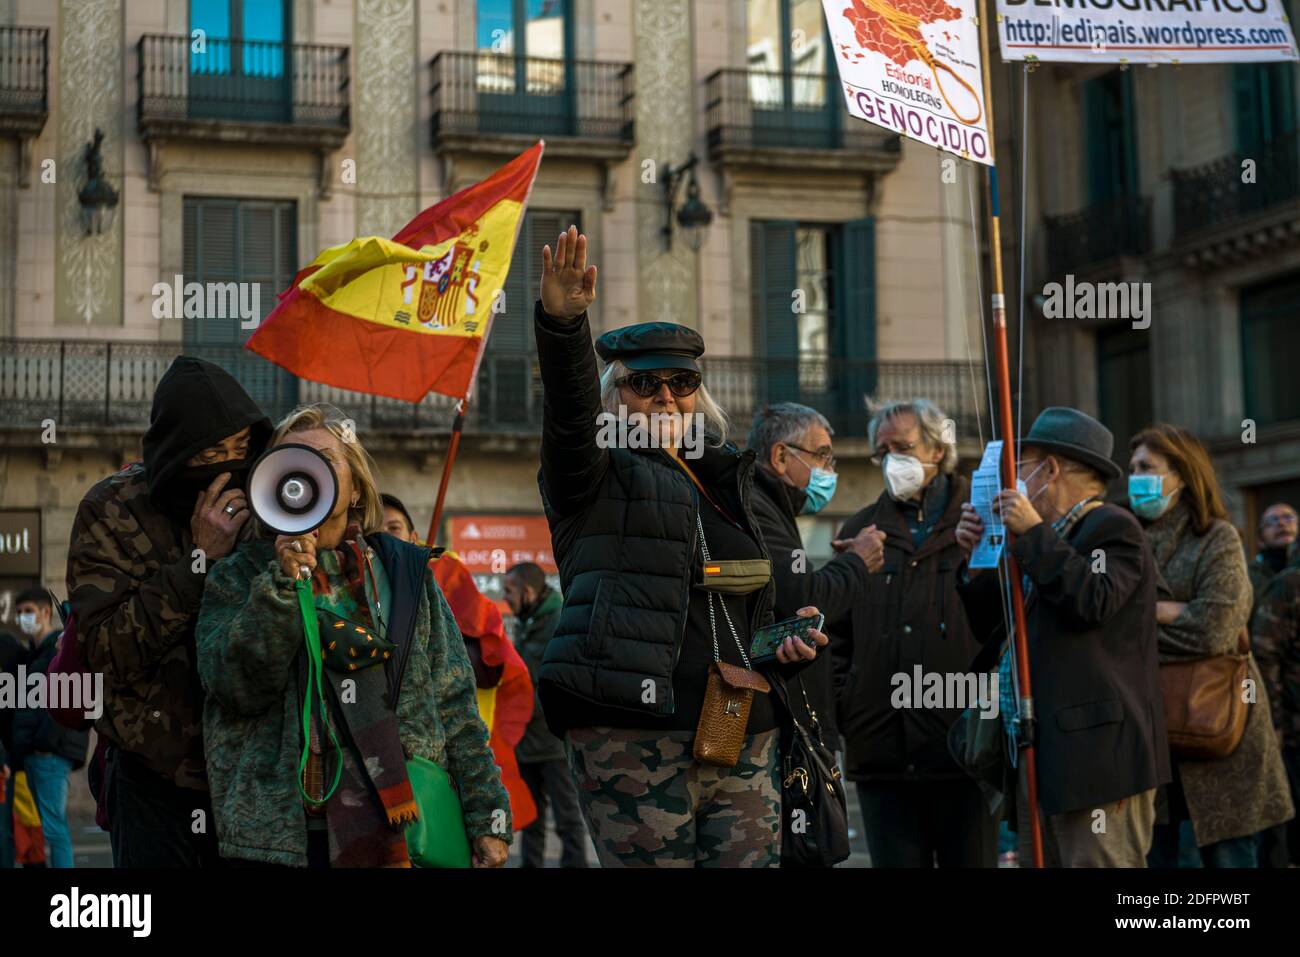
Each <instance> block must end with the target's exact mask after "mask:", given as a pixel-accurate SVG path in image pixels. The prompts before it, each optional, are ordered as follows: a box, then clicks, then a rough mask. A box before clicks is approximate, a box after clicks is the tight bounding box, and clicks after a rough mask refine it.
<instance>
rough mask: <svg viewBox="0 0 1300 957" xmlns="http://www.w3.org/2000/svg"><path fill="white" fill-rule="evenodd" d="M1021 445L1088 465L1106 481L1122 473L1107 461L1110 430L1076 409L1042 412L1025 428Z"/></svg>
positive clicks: (1111, 440) (1112, 438) (1056, 407)
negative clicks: (1026, 430) (1057, 454)
mask: <svg viewBox="0 0 1300 957" xmlns="http://www.w3.org/2000/svg"><path fill="white" fill-rule="evenodd" d="M1020 444H1021V445H1032V446H1034V447H1035V448H1039V449H1044V450H1046V451H1048V452H1059V453H1060V454H1061V455H1063V456H1065V457H1066V458H1069V459H1074V460H1075V461H1076V462H1082V463H1084V464H1085V465H1090V466H1092V467H1093V468H1095V469H1096V470H1097V471H1099V472H1101V473H1102V474H1103V475H1105V476H1106V478H1108V479H1117V478H1119V477H1120V476H1121V475H1123V474H1124V472H1123V470H1122V469H1121V468H1120V467H1119V466H1118V465H1116V464H1115V463H1114V462H1112V461H1111V458H1110V455H1111V452H1113V451H1114V449H1115V436H1114V435H1112V434H1111V431H1110V429H1108V428H1106V426H1104V425H1102V424H1101V423H1100V422H1098V421H1097V420H1096V419H1094V418H1093V417H1092V416H1090V415H1087V414H1086V413H1083V412H1080V411H1079V410H1078V409H1067V408H1065V407H1064V406H1059V405H1054V406H1051V407H1049V408H1046V409H1044V410H1043V411H1042V412H1040V413H1039V414H1038V418H1036V419H1034V424H1033V425H1032V426H1030V427H1029V434H1028V435H1026V436H1024V437H1023V438H1022V439H1021V440H1020Z"/></svg>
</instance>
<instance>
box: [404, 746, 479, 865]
mask: <svg viewBox="0 0 1300 957" xmlns="http://www.w3.org/2000/svg"><path fill="white" fill-rule="evenodd" d="M406 776H407V777H408V778H410V779H411V790H412V792H414V794H415V804H416V807H417V808H419V811H420V819H419V820H418V821H415V822H414V823H411V824H408V825H406V852H407V854H409V855H410V857H411V865H412V866H413V867H469V866H470V850H469V838H468V837H466V836H465V815H464V812H463V811H462V810H461V807H460V797H459V796H458V795H457V794H456V789H455V788H454V787H452V784H451V778H450V777H449V776H448V775H447V772H446V771H444V770H443V769H442V767H441V766H440V765H438V764H437V763H436V762H434V761H430V760H428V759H427V758H421V757H414V758H411V759H410V760H409V761H407V762H406Z"/></svg>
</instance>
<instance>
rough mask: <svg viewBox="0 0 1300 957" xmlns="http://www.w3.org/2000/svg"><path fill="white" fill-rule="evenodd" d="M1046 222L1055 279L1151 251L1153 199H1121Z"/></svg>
mask: <svg viewBox="0 0 1300 957" xmlns="http://www.w3.org/2000/svg"><path fill="white" fill-rule="evenodd" d="M1043 220H1044V223H1045V224H1046V227H1047V269H1048V273H1049V275H1051V276H1053V277H1059V276H1063V275H1065V274H1066V273H1072V272H1078V271H1080V270H1082V269H1084V268H1086V267H1089V266H1096V265H1099V264H1101V263H1104V262H1107V261H1108V260H1112V259H1115V258H1117V257H1119V256H1144V255H1146V254H1147V253H1149V252H1150V251H1151V200H1150V199H1149V198H1147V197H1145V196H1120V197H1118V198H1116V199H1112V200H1107V201H1106V202H1103V203H1095V204H1094V205H1092V206H1088V207H1087V208H1085V209H1082V210H1080V211H1079V212H1077V213H1067V214H1066V215H1064V216H1045V217H1043Z"/></svg>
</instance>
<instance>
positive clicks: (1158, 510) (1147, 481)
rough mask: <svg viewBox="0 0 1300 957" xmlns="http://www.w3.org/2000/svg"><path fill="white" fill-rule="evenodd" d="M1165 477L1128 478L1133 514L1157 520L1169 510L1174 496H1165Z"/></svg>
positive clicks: (1132, 476)
mask: <svg viewBox="0 0 1300 957" xmlns="http://www.w3.org/2000/svg"><path fill="white" fill-rule="evenodd" d="M1164 485H1165V477H1164V476H1163V475H1130V476H1129V477H1128V504H1129V507H1131V508H1132V509H1133V513H1134V514H1135V515H1137V516H1138V517H1139V518H1145V519H1147V520H1152V519H1157V518H1159V517H1160V516H1161V515H1163V514H1164V513H1165V511H1166V510H1167V509H1168V508H1169V503H1170V502H1172V501H1173V497H1174V496H1173V494H1172V493H1170V494H1169V495H1164V494H1162V493H1163V490H1164Z"/></svg>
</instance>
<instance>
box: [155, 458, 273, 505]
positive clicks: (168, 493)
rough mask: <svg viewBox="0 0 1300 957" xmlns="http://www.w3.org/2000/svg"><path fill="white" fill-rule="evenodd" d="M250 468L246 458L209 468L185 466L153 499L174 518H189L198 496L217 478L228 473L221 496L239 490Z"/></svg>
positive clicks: (214, 464)
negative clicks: (227, 479) (228, 478)
mask: <svg viewBox="0 0 1300 957" xmlns="http://www.w3.org/2000/svg"><path fill="white" fill-rule="evenodd" d="M251 465H252V463H251V462H249V461H248V459H231V460H230V461H228V462H213V463H212V464H211V465H194V466H186V467H185V468H183V469H181V470H180V471H179V472H177V473H176V476H175V477H174V478H172V479H170V480H168V482H167V485H166V486H165V487H164V488H160V489H158V491H156V492H154V494H153V500H154V501H155V502H156V503H157V504H158V506H159V507H160V508H162V509H163V510H164V511H166V512H167V513H168V514H170V515H172V516H173V517H175V518H178V519H188V518H189V517H190V516H191V515H192V514H194V505H195V503H196V502H197V501H198V499H199V493H200V492H204V491H207V488H208V486H209V485H211V484H212V482H213V481H214V480H215V479H216V477H217V476H218V475H221V474H222V473H223V472H229V473H230V480H229V481H227V482H226V484H225V486H224V487H223V488H222V489H221V491H222V493H223V494H224V493H226V492H228V491H230V490H231V489H242V488H243V487H244V483H245V482H246V481H247V480H248V470H249V468H250V467H251Z"/></svg>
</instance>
